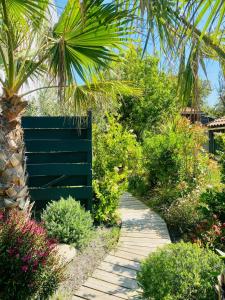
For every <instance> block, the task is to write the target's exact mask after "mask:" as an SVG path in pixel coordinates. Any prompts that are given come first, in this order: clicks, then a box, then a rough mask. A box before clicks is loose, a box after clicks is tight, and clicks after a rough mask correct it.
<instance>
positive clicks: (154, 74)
mask: <svg viewBox="0 0 225 300" xmlns="http://www.w3.org/2000/svg"><path fill="white" fill-rule="evenodd" d="M141 51H142V50H141V49H140V48H138V49H136V48H135V47H134V46H130V48H129V51H127V53H126V54H125V62H124V63H123V64H120V65H115V67H114V68H113V70H114V73H115V74H116V78H120V79H121V80H128V81H131V82H133V84H134V85H135V86H137V87H139V88H141V90H143V96H138V97H135V96H126V95H124V96H122V101H121V108H120V114H121V121H122V123H123V124H124V125H125V126H127V127H128V128H130V129H133V130H134V132H135V133H136V134H137V136H138V138H141V136H142V134H143V132H144V131H145V130H150V131H154V130H155V129H157V127H158V126H159V125H160V124H161V123H164V120H165V119H167V118H168V117H169V116H170V115H171V114H174V112H176V111H177V110H178V109H179V104H178V100H177V98H176V78H175V76H173V75H171V74H169V75H167V74H166V73H164V72H163V71H160V70H159V59H158V58H157V57H153V56H149V55H148V56H145V57H144V58H143V59H142V57H141Z"/></svg>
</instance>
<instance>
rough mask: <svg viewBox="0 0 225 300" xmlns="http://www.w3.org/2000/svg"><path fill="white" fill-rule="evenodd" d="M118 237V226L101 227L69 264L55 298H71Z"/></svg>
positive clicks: (113, 245)
mask: <svg viewBox="0 0 225 300" xmlns="http://www.w3.org/2000/svg"><path fill="white" fill-rule="evenodd" d="M118 238H119V228H118V227H114V228H104V227H99V228H98V229H97V230H96V232H95V234H94V237H93V239H92V241H91V242H90V244H89V245H88V247H86V248H85V249H84V250H83V251H78V252H77V255H76V257H75V258H74V259H73V260H72V261H71V262H70V263H69V264H68V265H67V267H66V270H65V279H64V281H63V282H62V283H61V284H60V287H59V290H58V292H57V293H56V296H55V297H53V299H70V297H72V295H73V294H74V292H75V291H76V289H78V288H79V287H80V286H81V285H82V284H83V283H84V282H85V281H86V280H87V278H88V277H89V276H90V275H91V274H92V273H93V271H94V270H95V269H96V267H97V266H98V265H99V264H100V263H101V261H102V260H103V258H104V257H105V255H106V254H107V253H108V252H109V251H110V250H112V249H113V248H114V247H115V246H116V244H117V241H118ZM63 295H64V297H65V298H64V297H63Z"/></svg>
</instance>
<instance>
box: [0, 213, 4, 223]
mask: <svg viewBox="0 0 225 300" xmlns="http://www.w3.org/2000/svg"><path fill="white" fill-rule="evenodd" d="M3 219H4V214H3V212H2V211H1V212H0V221H2V220H3Z"/></svg>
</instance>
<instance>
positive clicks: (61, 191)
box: [30, 186, 92, 201]
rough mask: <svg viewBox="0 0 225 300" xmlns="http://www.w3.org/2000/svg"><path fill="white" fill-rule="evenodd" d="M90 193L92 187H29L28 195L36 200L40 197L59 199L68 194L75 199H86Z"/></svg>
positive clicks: (39, 199) (40, 198)
mask: <svg viewBox="0 0 225 300" xmlns="http://www.w3.org/2000/svg"><path fill="white" fill-rule="evenodd" d="M91 193H92V187H88V186H86V187H75V188H72V187H70V188H67V189H65V188H45V189H42V188H30V195H31V197H33V198H34V199H35V200H36V201H41V200H42V199H48V200H59V199H60V198H61V197H64V198H67V197H69V196H72V197H74V198H75V199H77V200H81V199H84V200H87V199H88V197H90V195H91Z"/></svg>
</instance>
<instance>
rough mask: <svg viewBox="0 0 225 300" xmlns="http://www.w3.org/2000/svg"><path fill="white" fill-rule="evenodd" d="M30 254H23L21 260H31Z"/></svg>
mask: <svg viewBox="0 0 225 300" xmlns="http://www.w3.org/2000/svg"><path fill="white" fill-rule="evenodd" d="M31 258H32V257H31V255H25V256H24V257H23V258H22V261H23V262H28V261H29V260H31Z"/></svg>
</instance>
